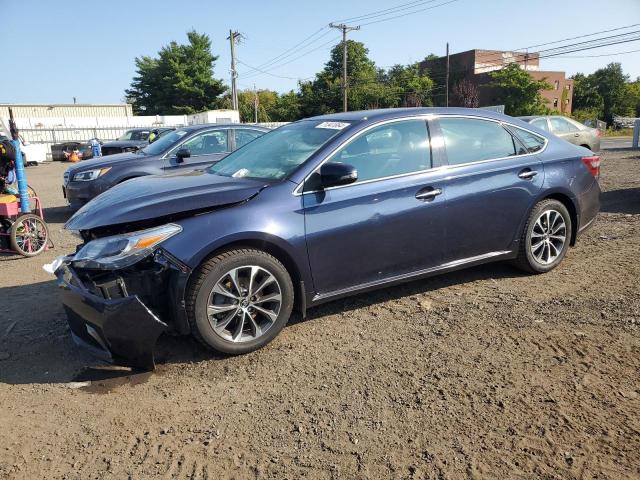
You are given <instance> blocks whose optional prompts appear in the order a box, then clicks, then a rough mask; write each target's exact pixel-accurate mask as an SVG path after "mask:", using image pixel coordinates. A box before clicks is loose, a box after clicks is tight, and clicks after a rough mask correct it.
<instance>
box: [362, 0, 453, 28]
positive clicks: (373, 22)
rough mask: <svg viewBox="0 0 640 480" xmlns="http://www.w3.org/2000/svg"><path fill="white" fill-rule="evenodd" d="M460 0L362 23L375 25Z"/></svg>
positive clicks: (451, 0) (450, 0)
mask: <svg viewBox="0 0 640 480" xmlns="http://www.w3.org/2000/svg"><path fill="white" fill-rule="evenodd" d="M458 1H459V0H449V1H448V2H443V3H439V4H438V5H433V6H431V7H426V8H421V9H419V10H413V11H411V12H407V13H403V14H401V15H395V16H392V17H389V18H382V19H380V20H373V21H371V22H366V23H362V24H360V25H361V26H363V27H366V26H367V25H373V24H375V23H381V22H388V21H389V20H395V19H396V18H402V17H406V16H408V15H413V14H415V13H420V12H426V11H427V10H433V9H434V8H438V7H443V6H445V5H449V4H450V3H454V2H458Z"/></svg>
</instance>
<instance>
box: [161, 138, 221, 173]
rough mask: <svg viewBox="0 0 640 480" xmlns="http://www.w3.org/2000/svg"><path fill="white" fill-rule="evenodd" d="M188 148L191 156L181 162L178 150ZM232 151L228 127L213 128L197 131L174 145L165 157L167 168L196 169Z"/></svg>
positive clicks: (171, 169) (168, 169)
mask: <svg viewBox="0 0 640 480" xmlns="http://www.w3.org/2000/svg"><path fill="white" fill-rule="evenodd" d="M182 149H186V150H188V151H189V153H190V156H189V157H186V158H184V161H182V162H179V161H178V158H177V156H176V153H177V152H178V150H182ZM230 151H231V140H230V135H229V130H228V129H226V128H225V129H222V128H217V129H211V130H203V131H200V132H197V133H196V134H194V135H193V136H191V137H189V138H187V139H186V140H185V141H183V142H182V143H180V144H179V145H177V146H176V147H174V148H173V149H172V150H171V152H169V153H168V154H167V157H166V159H165V165H166V166H165V170H167V171H169V172H171V171H174V170H195V169H197V168H204V167H207V166H209V165H212V164H214V163H216V162H218V161H220V160H221V159H223V158H224V157H225V156H227V155H228V154H229V152H230Z"/></svg>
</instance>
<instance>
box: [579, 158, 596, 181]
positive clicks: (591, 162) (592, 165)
mask: <svg viewBox="0 0 640 480" xmlns="http://www.w3.org/2000/svg"><path fill="white" fill-rule="evenodd" d="M582 163H584V165H585V167H587V170H589V173H591V175H593V176H594V177H596V178H598V177H600V157H599V156H597V155H594V156H593V157H582Z"/></svg>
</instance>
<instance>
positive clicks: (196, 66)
mask: <svg viewBox="0 0 640 480" xmlns="http://www.w3.org/2000/svg"><path fill="white" fill-rule="evenodd" d="M187 39H188V43H187V44H178V43H177V42H175V41H174V42H171V43H169V45H166V46H164V47H162V48H161V49H160V51H159V52H158V56H157V57H149V56H142V57H137V58H136V59H135V63H136V75H135V76H134V77H133V81H132V82H131V87H130V88H129V89H127V90H126V91H125V95H126V98H127V101H129V102H131V103H132V104H133V108H134V111H135V112H136V113H143V114H146V115H156V114H189V113H196V112H201V111H204V110H210V109H213V108H216V106H217V104H218V97H219V96H220V95H221V94H222V93H223V92H224V91H225V90H226V87H225V86H224V85H223V83H222V80H218V79H216V78H214V76H213V67H214V64H215V62H216V60H217V59H218V57H217V56H214V55H213V54H212V53H211V40H210V39H209V37H208V36H207V35H204V34H199V33H197V32H195V31H190V32H188V33H187Z"/></svg>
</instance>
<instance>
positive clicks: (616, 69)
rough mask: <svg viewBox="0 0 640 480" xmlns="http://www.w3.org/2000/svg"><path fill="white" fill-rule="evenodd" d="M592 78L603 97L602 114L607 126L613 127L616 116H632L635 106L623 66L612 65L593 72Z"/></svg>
mask: <svg viewBox="0 0 640 480" xmlns="http://www.w3.org/2000/svg"><path fill="white" fill-rule="evenodd" d="M590 77H592V81H593V84H594V85H595V87H596V88H597V91H598V93H599V94H600V96H601V97H602V109H603V110H602V113H603V117H604V121H605V122H607V124H609V125H611V124H612V123H613V117H614V116H616V115H619V116H629V115H632V113H633V106H632V101H631V98H630V96H629V91H628V87H627V83H628V82H629V76H628V75H625V74H624V72H623V71H622V65H620V64H619V63H610V64H609V65H607V66H606V67H604V68H600V69H598V70H596V71H595V72H593V74H592V75H590Z"/></svg>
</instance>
